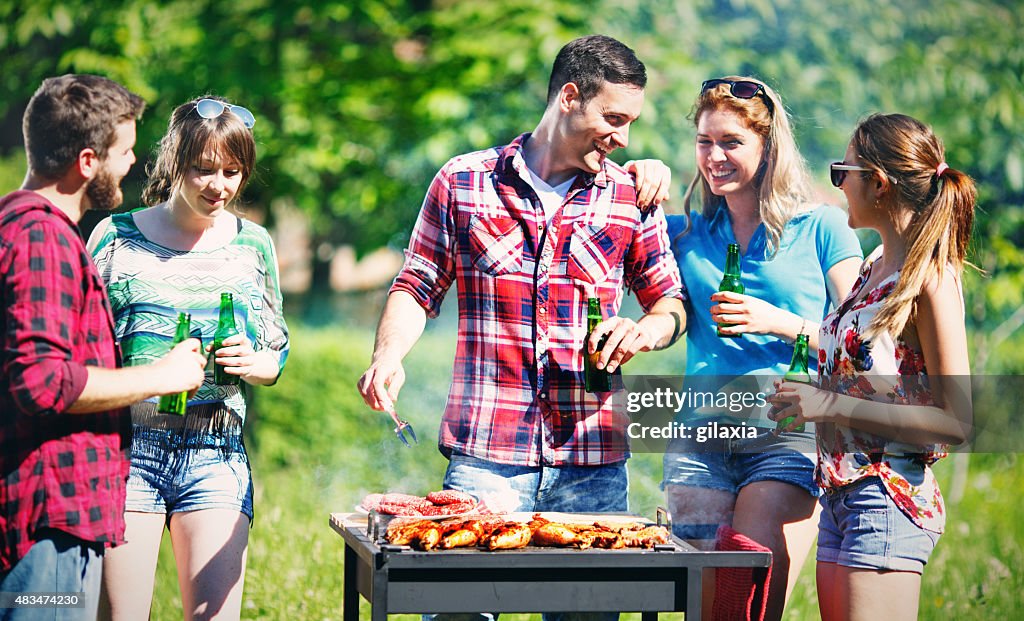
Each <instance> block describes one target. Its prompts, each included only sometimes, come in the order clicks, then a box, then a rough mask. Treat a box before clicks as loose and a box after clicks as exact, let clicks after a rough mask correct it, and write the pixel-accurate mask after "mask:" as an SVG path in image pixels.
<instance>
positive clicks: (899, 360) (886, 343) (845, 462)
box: [816, 247, 959, 533]
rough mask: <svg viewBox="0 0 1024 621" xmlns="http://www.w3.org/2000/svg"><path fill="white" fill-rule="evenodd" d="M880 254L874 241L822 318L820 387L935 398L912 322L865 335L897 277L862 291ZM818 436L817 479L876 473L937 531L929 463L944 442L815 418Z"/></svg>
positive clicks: (940, 516)
mask: <svg viewBox="0 0 1024 621" xmlns="http://www.w3.org/2000/svg"><path fill="white" fill-rule="evenodd" d="M881 253H882V249H881V247H879V248H878V249H876V250H875V252H873V253H872V254H871V255H870V256H869V257H868V258H867V259H865V261H864V265H863V266H862V267H861V273H860V277H859V278H858V279H857V282H856V283H854V285H853V290H852V291H851V292H850V295H849V296H847V298H846V300H845V301H844V302H843V303H842V304H841V305H839V307H838V308H836V310H834V311H833V312H832V313H830V314H829V315H828V316H827V317H826V318H825V321H824V322H823V323H822V324H821V333H820V335H819V348H818V374H819V376H818V379H819V383H820V385H821V387H822V388H825V389H828V390H831V391H833V392H837V393H840V394H845V395H851V396H854V397H857V398H860V399H868V400H871V401H877V402H882V403H891V404H894V405H934V403H935V401H934V398H933V395H932V391H931V389H930V387H929V381H928V373H927V370H926V369H925V363H924V354H923V353H922V351H921V347H920V345H919V344H918V343H916V342H915V339H916V334H915V333H914V331H913V328H912V327H911V328H910V329H909V330H905V331H904V333H903V334H901V335H898V336H896V337H893V336H892V335H891V334H889V333H888V332H882V333H881V334H878V335H875V336H873V337H871V338H870V339H869V338H868V337H867V336H865V332H866V331H867V328H868V326H869V325H870V324H871V320H872V319H873V318H874V316H875V315H876V314H877V313H878V312H879V311H880V310H881V309H882V304H883V303H884V302H885V299H886V298H887V297H888V296H889V295H890V294H891V293H892V292H893V290H894V289H895V288H896V283H897V280H898V278H899V272H898V271H897V272H896V273H894V274H892V275H891V276H889V277H888V278H885V279H884V280H882V281H881V282H880V283H878V284H877V285H875V286H874V288H873V289H871V290H870V291H867V292H865V291H864V290H863V289H864V287H865V286H866V284H867V282H868V280H869V279H870V277H871V270H872V267H873V266H874V265H875V261H876V260H877V259H878V258H879V257H880V256H881ZM958 282H959V279H958ZM862 294H865V295H862ZM817 435H818V467H817V473H816V476H817V479H818V484H819V485H821V486H822V487H823V488H825V489H826V490H829V489H836V488H839V487H843V486H846V485H850V484H851V483H854V482H857V481H859V480H861V479H864V478H866V477H872V476H874V477H878V478H879V479H881V482H882V484H883V485H884V486H885V489H886V490H887V491H888V493H889V495H890V496H891V497H892V499H893V501H895V503H896V505H897V506H898V507H899V508H900V509H901V510H902V511H903V512H904V513H905V514H906V515H907V516H908V517H909V518H910V519H911V520H912V521H913V522H914V523H915V524H917V525H918V526H919V527H921V528H923V529H926V530H930V531H934V532H937V533H941V532H942V531H943V528H944V527H945V522H946V511H945V505H944V502H943V499H942V493H941V491H940V490H939V486H938V483H937V481H936V480H935V476H934V474H933V473H932V469H931V464H933V463H934V462H935V461H937V460H938V459H940V458H942V457H944V456H945V455H946V452H945V447H944V446H942V445H920V444H908V443H905V442H898V441H894V440H892V439H889V438H885V437H882V436H878V435H874V434H871V433H868V432H866V431H861V430H858V429H852V428H850V427H844V426H842V425H837V424H834V423H822V424H819V425H818V427H817Z"/></svg>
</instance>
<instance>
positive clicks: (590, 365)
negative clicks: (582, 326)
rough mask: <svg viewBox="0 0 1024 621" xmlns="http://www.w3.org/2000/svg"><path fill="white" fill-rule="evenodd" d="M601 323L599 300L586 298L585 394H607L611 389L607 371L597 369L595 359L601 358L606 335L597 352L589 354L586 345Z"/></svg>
mask: <svg viewBox="0 0 1024 621" xmlns="http://www.w3.org/2000/svg"><path fill="white" fill-rule="evenodd" d="M599 323H601V300H600V298H587V337H586V339H585V340H584V341H583V387H584V389H585V390H586V391H587V392H609V391H610V390H611V389H612V376H611V373H609V372H608V370H607V369H598V368H597V359H598V358H600V357H601V350H602V349H603V348H604V343H605V341H607V340H608V335H607V334H606V335H604V336H603V337H602V338H601V342H600V343H598V345H597V351H595V352H594V353H592V354H591V353H589V352H588V351H587V343H588V342H589V341H590V335H591V334H592V333H593V332H594V328H596V327H597V324H599Z"/></svg>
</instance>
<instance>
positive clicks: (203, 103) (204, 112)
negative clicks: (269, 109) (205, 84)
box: [196, 99, 256, 129]
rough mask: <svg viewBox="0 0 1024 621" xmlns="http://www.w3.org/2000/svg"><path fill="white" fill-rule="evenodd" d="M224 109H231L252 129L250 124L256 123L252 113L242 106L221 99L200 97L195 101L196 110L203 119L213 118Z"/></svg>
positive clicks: (222, 112)
mask: <svg viewBox="0 0 1024 621" xmlns="http://www.w3.org/2000/svg"><path fill="white" fill-rule="evenodd" d="M225 110H231V111H232V112H234V113H235V115H236V116H237V117H238V118H240V119H242V123H243V124H244V125H245V126H246V127H248V128H249V129H252V126H253V125H255V124H256V117H254V116H253V115H252V112H249V111H248V110H246V109H245V108H243V107H242V106H233V105H231V104H229V103H224V102H223V101H217V100H216V99H200V100H199V101H197V102H196V112H197V113H199V116H201V117H203V118H204V119H215V118H217V117H218V116H220V115H222V114H224V111H225Z"/></svg>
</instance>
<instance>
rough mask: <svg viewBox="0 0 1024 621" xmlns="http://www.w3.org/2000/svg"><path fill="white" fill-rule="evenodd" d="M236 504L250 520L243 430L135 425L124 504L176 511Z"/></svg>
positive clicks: (152, 510)
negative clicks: (221, 430) (226, 430)
mask: <svg viewBox="0 0 1024 621" xmlns="http://www.w3.org/2000/svg"><path fill="white" fill-rule="evenodd" d="M203 509H234V510H237V511H240V512H241V513H244V514H245V515H246V516H247V517H248V518H249V521H250V522H251V521H252V519H253V510H252V472H251V470H250V468H249V457H248V455H246V452H245V445H244V443H243V442H242V434H241V430H240V429H239V430H236V431H232V432H227V433H224V432H218V431H208V430H195V429H159V428H153V427H147V426H142V425H132V453H131V470H130V471H129V474H128V490H127V501H126V503H125V510H127V511H139V512H142V513H164V514H166V515H167V516H168V517H170V515H171V514H172V513H178V512H183V511H201V510H203Z"/></svg>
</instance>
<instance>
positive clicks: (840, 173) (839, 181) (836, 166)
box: [828, 162, 874, 188]
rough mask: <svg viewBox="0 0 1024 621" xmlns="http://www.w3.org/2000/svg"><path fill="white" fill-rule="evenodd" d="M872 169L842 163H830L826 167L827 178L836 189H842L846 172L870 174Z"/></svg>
mask: <svg viewBox="0 0 1024 621" xmlns="http://www.w3.org/2000/svg"><path fill="white" fill-rule="evenodd" d="M872 170H874V169H873V168H864V167H863V166H853V165H852V164H844V163H843V162H832V163H831V164H829V167H828V176H829V179H830V180H831V181H832V185H834V186H836V187H837V188H839V187H842V185H843V182H844V181H846V173H847V172H851V171H854V172H857V171H859V172H871V171H872Z"/></svg>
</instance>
